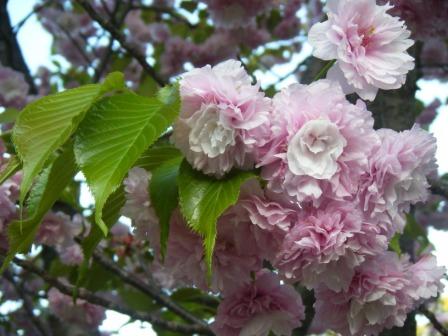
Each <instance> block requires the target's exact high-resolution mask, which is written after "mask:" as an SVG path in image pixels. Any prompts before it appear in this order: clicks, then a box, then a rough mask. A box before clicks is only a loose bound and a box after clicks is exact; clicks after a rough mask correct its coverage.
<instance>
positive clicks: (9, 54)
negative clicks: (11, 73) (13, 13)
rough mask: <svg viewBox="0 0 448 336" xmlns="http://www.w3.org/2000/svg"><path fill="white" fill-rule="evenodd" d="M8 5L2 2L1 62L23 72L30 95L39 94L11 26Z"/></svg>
mask: <svg viewBox="0 0 448 336" xmlns="http://www.w3.org/2000/svg"><path fill="white" fill-rule="evenodd" d="M7 3H8V0H0V62H1V63H2V64H3V65H4V66H7V67H10V68H12V69H14V70H16V71H19V72H21V73H22V74H23V75H24V76H25V80H26V82H27V83H28V85H29V87H30V93H31V94H37V88H36V84H35V83H34V81H33V77H32V76H31V73H30V69H29V68H28V66H27V65H26V63H25V59H24V58H23V54H22V50H21V49H20V46H19V43H18V42H17V38H16V35H15V34H14V31H13V28H12V26H11V21H10V19H9V14H8V9H7Z"/></svg>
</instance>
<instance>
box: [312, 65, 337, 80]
mask: <svg viewBox="0 0 448 336" xmlns="http://www.w3.org/2000/svg"><path fill="white" fill-rule="evenodd" d="M335 63H336V60H332V61H329V62H327V64H325V66H324V67H323V68H322V69H321V70H320V71H319V73H318V74H317V75H316V77H314V79H313V82H315V81H318V80H319V79H321V78H323V77H324V76H325V75H326V74H327V72H328V70H330V68H331V67H332V66H333V64H335Z"/></svg>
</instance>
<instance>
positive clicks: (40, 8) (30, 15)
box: [14, 0, 52, 34]
mask: <svg viewBox="0 0 448 336" xmlns="http://www.w3.org/2000/svg"><path fill="white" fill-rule="evenodd" d="M51 2H52V0H47V1H45V2H44V3H43V4H41V5H38V6H36V7H34V8H33V10H32V11H31V12H30V13H28V15H27V16H25V17H24V18H23V19H22V20H21V21H20V22H19V23H17V24H16V25H15V26H14V34H17V33H18V32H19V30H20V28H22V27H23V25H24V24H25V23H26V22H27V21H28V20H29V19H30V18H31V17H32V16H33V15H36V14H37V13H39V12H40V11H41V10H42V9H44V8H45V7H47V6H48V5H49V4H50V3H51Z"/></svg>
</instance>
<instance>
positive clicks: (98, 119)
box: [75, 87, 180, 235]
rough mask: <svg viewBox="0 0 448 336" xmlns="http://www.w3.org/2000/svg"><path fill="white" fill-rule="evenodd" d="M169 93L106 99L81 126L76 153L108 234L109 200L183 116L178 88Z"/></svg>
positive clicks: (98, 221)
mask: <svg viewBox="0 0 448 336" xmlns="http://www.w3.org/2000/svg"><path fill="white" fill-rule="evenodd" d="M166 90H168V91H166ZM166 90H164V91H163V96H161V97H160V98H146V97H141V96H137V95H134V94H129V93H127V94H121V95H116V96H112V97H107V98H104V99H103V100H101V101H100V102H98V103H97V104H96V105H95V106H94V107H93V108H92V109H91V110H90V111H89V113H88V114H87V116H86V118H85V119H84V121H83V122H82V124H81V125H80V127H79V131H78V133H77V135H76V139H75V155H76V159H77V161H78V163H79V165H80V166H81V170H82V172H83V173H84V176H85V177H86V180H87V183H88V185H89V187H90V189H91V191H92V193H93V195H94V197H95V208H96V210H95V221H96V223H97V224H98V225H99V226H100V228H101V229H102V231H103V233H104V234H105V235H106V234H107V226H106V224H105V223H104V221H103V218H102V216H103V214H102V213H103V207H104V204H105V202H106V200H107V198H108V197H109V195H110V194H111V193H113V192H114V191H115V190H116V189H117V188H118V187H119V186H120V184H121V182H122V181H123V178H124V177H125V176H126V174H127V173H128V171H129V169H130V168H132V166H133V165H134V163H135V162H136V161H137V159H138V158H139V157H140V156H141V154H142V153H143V152H144V151H145V149H147V148H148V147H149V146H150V145H151V144H152V143H154V141H155V140H157V138H158V137H159V136H160V135H161V134H162V133H163V132H164V131H165V130H166V129H167V128H168V127H169V125H170V124H171V123H172V122H173V121H174V119H175V118H176V116H177V115H178V113H179V106H180V105H179V104H180V103H179V93H178V89H177V87H175V88H168V89H166ZM168 93H169V94H168ZM162 99H163V100H162Z"/></svg>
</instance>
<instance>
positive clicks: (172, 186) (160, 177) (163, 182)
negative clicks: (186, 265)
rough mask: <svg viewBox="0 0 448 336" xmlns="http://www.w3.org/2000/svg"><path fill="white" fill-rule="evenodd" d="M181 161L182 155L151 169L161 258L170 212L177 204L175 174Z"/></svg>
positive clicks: (164, 250) (177, 172)
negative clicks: (158, 225)
mask: <svg viewBox="0 0 448 336" xmlns="http://www.w3.org/2000/svg"><path fill="white" fill-rule="evenodd" d="M181 162H182V157H178V158H175V159H172V160H169V161H167V162H165V163H163V164H162V165H160V166H159V167H158V168H156V169H155V170H154V171H153V173H152V177H151V183H150V186H149V192H150V195H151V201H152V205H153V207H154V210H155V212H156V214H157V216H158V217H159V224H160V246H161V254H162V258H164V257H165V252H166V243H167V241H168V234H169V231H170V218H171V214H172V213H173V210H174V209H175V208H176V207H177V204H178V192H177V176H178V175H179V168H180V163H181Z"/></svg>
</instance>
